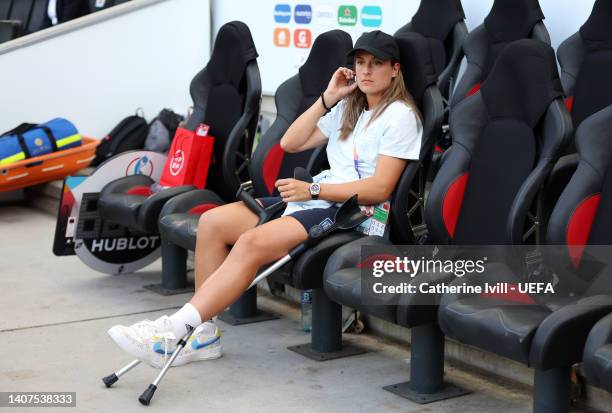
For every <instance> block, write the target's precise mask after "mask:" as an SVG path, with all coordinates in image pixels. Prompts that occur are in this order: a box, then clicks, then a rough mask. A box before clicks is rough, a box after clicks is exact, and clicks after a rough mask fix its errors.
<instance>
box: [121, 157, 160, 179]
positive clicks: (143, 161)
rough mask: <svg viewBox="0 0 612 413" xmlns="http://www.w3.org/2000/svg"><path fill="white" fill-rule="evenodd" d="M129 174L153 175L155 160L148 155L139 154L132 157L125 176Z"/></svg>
mask: <svg viewBox="0 0 612 413" xmlns="http://www.w3.org/2000/svg"><path fill="white" fill-rule="evenodd" d="M128 175H146V176H151V175H153V162H151V160H150V159H149V158H148V157H146V156H142V157H141V156H138V157H136V158H134V159H132V160H131V161H130V163H129V164H128V166H127V168H125V176H128Z"/></svg>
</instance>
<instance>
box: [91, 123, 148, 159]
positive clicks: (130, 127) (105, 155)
mask: <svg viewBox="0 0 612 413" xmlns="http://www.w3.org/2000/svg"><path fill="white" fill-rule="evenodd" d="M148 132H149V125H147V121H146V120H145V119H144V118H143V117H142V116H139V115H133V116H128V117H127V118H125V119H123V120H122V121H121V122H119V124H118V125H117V126H115V127H114V128H113V130H112V131H110V132H109V134H108V135H107V136H105V137H104V138H102V142H100V145H98V147H97V148H96V157H95V159H94V160H93V162H92V163H91V165H92V166H98V165H100V164H101V163H102V162H104V161H105V160H107V159H109V158H111V157H112V156H114V155H117V154H118V153H121V152H126V151H132V150H138V149H142V148H143V146H144V142H145V139H146V137H147V133H148Z"/></svg>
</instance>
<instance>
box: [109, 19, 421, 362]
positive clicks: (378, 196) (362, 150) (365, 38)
mask: <svg viewBox="0 0 612 413" xmlns="http://www.w3.org/2000/svg"><path fill="white" fill-rule="evenodd" d="M349 57H352V58H353V59H354V60H353V61H354V67H355V71H353V70H350V69H347V68H343V67H341V68H339V69H338V70H336V72H335V73H334V74H333V76H332V79H331V80H330V82H329V85H328V87H327V89H326V90H325V92H324V93H322V94H321V98H320V99H318V100H317V101H316V102H315V103H314V104H313V105H312V106H311V107H310V108H309V109H308V110H306V111H305V112H304V113H303V114H302V115H301V116H300V117H299V118H298V119H296V121H295V122H294V123H293V124H292V125H291V126H290V127H289V129H288V130H287V132H286V133H285V135H284V136H283V138H282V140H281V147H282V148H283V150H285V151H286V152H299V151H303V150H307V149H311V148H315V147H318V146H320V145H323V144H325V143H326V142H327V158H328V160H329V164H330V169H329V170H326V171H323V172H322V173H320V174H318V175H317V176H315V177H314V183H308V182H304V181H300V180H296V179H279V180H278V181H277V182H276V184H275V185H276V188H278V191H279V193H280V197H281V198H282V200H283V201H284V202H286V203H287V206H286V208H285V210H284V212H283V214H282V216H281V217H279V218H277V219H274V220H271V221H269V222H267V223H265V224H262V225H260V226H257V227H256V224H257V221H258V217H257V216H256V215H255V214H254V213H253V212H251V210H249V209H248V208H247V207H246V206H245V205H244V204H243V203H242V202H234V203H231V204H228V205H224V206H220V207H217V208H215V209H212V210H209V211H207V212H206V213H204V214H203V215H202V216H201V218H200V221H199V225H198V233H197V243H196V250H195V286H196V292H195V294H194V295H193V298H192V299H191V300H190V301H189V302H188V303H187V304H185V305H184V306H183V307H182V308H181V309H180V310H178V311H177V312H176V313H174V314H172V315H170V316H162V317H160V318H159V319H157V320H155V321H149V320H145V321H141V322H139V323H136V324H134V325H132V326H130V327H125V326H120V325H117V326H114V327H112V328H111V329H110V330H109V331H108V333H109V334H110V336H111V337H112V339H113V340H114V341H115V342H116V343H117V344H118V345H119V347H121V348H122V349H123V350H125V351H126V352H128V353H130V354H131V355H132V356H134V357H136V358H138V359H139V360H141V361H144V362H146V363H148V364H150V365H152V366H156V367H161V366H162V365H163V364H164V360H165V359H166V357H167V356H168V355H170V354H172V352H173V351H174V348H175V347H176V343H177V341H178V340H179V339H180V338H181V337H182V336H184V335H185V334H186V333H187V331H188V329H189V328H190V327H196V328H195V331H194V332H193V334H192V335H191V339H190V342H189V343H188V345H187V346H186V347H185V348H184V349H183V351H182V352H181V353H179V355H178V357H177V358H176V360H175V361H174V364H173V365H175V366H177V365H182V364H185V363H189V362H191V361H195V360H206V359H212V358H217V357H219V356H220V355H221V341H220V331H219V329H218V328H217V327H216V326H215V324H214V322H213V321H212V320H211V319H212V317H214V316H215V315H217V314H219V313H221V312H222V311H224V310H225V309H226V308H227V307H228V306H229V305H231V304H232V303H234V302H235V301H236V300H237V299H238V298H239V297H240V296H241V295H242V294H243V293H244V292H245V290H246V289H247V287H248V286H249V285H250V284H251V282H252V281H253V280H254V278H255V276H256V273H257V271H258V269H259V268H260V267H262V266H263V265H265V264H267V263H270V262H272V261H275V260H277V259H279V258H281V257H283V256H284V255H286V254H287V252H288V251H290V250H291V249H292V248H294V247H295V246H297V245H299V244H301V243H302V242H304V241H306V239H307V238H308V231H309V230H310V228H311V227H313V226H315V225H319V224H320V223H322V222H324V221H326V220H327V221H328V222H331V220H332V219H333V217H334V214H335V212H336V210H337V209H338V207H337V204H338V203H341V202H344V201H346V200H347V199H348V198H350V197H351V196H353V195H354V194H357V195H358V200H359V203H360V204H362V205H372V204H378V203H381V202H385V201H387V200H388V199H389V198H390V197H391V194H392V193H393V191H394V189H395V187H396V185H397V182H398V180H399V178H400V176H401V174H402V172H403V170H404V167H405V166H406V162H407V161H409V160H418V159H419V152H420V148H421V135H422V125H421V121H420V114H419V111H418V109H417V107H416V106H415V104H414V101H413V99H412V97H411V96H410V94H409V93H408V91H407V90H406V86H405V84H404V79H403V77H402V72H401V71H400V65H399V63H398V62H399V49H398V46H397V44H396V43H395V40H394V39H393V37H391V36H389V35H388V34H385V33H383V32H381V31H373V32H369V33H365V34H363V35H362V36H361V37H360V38H359V39H358V40H357V42H356V44H355V48H354V49H353V50H352V51H351V52H350V53H349ZM279 200H280V199H279V198H264V199H260V200H259V201H260V203H262V204H263V205H264V206H269V205H271V204H273V203H275V202H278V201H279ZM232 245H233V247H231V249H230V246H232ZM206 320H210V321H206Z"/></svg>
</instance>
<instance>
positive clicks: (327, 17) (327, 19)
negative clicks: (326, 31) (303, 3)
mask: <svg viewBox="0 0 612 413" xmlns="http://www.w3.org/2000/svg"><path fill="white" fill-rule="evenodd" d="M334 17H335V15H334V9H333V8H332V7H331V6H327V5H321V6H317V7H316V8H315V16H314V18H315V20H316V22H317V24H318V25H320V26H332V25H333V24H334Z"/></svg>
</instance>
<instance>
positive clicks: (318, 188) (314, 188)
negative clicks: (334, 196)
mask: <svg viewBox="0 0 612 413" xmlns="http://www.w3.org/2000/svg"><path fill="white" fill-rule="evenodd" d="M320 192H321V185H319V184H310V193H311V194H312V195H319V193H320Z"/></svg>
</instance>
